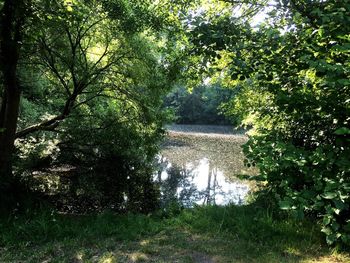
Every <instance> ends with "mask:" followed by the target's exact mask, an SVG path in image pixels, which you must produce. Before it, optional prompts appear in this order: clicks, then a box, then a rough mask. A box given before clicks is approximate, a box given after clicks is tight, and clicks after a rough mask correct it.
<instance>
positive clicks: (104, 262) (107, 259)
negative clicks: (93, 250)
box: [98, 253, 117, 263]
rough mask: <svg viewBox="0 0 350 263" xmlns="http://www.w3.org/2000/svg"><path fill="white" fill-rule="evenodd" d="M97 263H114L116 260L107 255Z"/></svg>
mask: <svg viewBox="0 0 350 263" xmlns="http://www.w3.org/2000/svg"><path fill="white" fill-rule="evenodd" d="M98 262H99V263H116V262H117V260H116V258H115V257H114V255H113V254H112V253H108V254H106V255H104V256H102V257H101V258H100V260H99V261H98Z"/></svg>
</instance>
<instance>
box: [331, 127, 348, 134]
mask: <svg viewBox="0 0 350 263" xmlns="http://www.w3.org/2000/svg"><path fill="white" fill-rule="evenodd" d="M334 134H336V135H345V134H350V129H349V128H346V127H341V128H339V129H337V130H336V131H335V132H334Z"/></svg>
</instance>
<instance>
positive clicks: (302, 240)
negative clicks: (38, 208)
mask: <svg viewBox="0 0 350 263" xmlns="http://www.w3.org/2000/svg"><path fill="white" fill-rule="evenodd" d="M0 231H1V232H0V262H19V261H20V262H141V261H144V262H349V259H350V258H349V257H348V255H347V254H346V253H345V252H343V253H338V254H335V253H332V252H331V251H330V250H329V249H328V248H327V247H326V246H325V244H324V243H323V237H322V236H321V234H320V232H319V229H318V227H317V225H315V224H313V223H311V222H308V221H306V220H304V221H297V220H294V219H292V218H288V217H284V218H281V217H279V218H277V217H275V216H274V215H273V214H272V213H271V212H269V211H268V210H266V209H263V208H260V207H259V206H257V205H254V204H252V205H249V206H241V207H237V206H227V207H215V206H210V207H196V208H194V209H188V210H183V211H181V212H180V213H179V214H177V215H175V216H172V217H167V218H164V217H161V216H159V215H158V216H157V215H150V216H146V215H135V214H127V215H115V214H112V213H104V214H100V215H88V216H76V215H57V214H54V213H52V214H51V213H49V212H40V213H36V214H35V213H33V214H31V215H30V216H29V215H27V216H19V217H18V218H13V219H11V220H5V219H3V220H1V221H0Z"/></svg>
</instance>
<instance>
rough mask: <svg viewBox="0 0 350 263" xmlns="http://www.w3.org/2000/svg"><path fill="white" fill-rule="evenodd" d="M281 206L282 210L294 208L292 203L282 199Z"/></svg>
mask: <svg viewBox="0 0 350 263" xmlns="http://www.w3.org/2000/svg"><path fill="white" fill-rule="evenodd" d="M279 206H280V208H281V209H282V210H290V209H292V203H291V202H289V201H280V202H279Z"/></svg>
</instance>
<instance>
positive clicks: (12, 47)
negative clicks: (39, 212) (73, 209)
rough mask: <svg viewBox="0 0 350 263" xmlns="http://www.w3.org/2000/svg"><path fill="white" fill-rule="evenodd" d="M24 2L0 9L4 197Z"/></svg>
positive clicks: (9, 3) (18, 86) (0, 129)
mask: <svg viewBox="0 0 350 263" xmlns="http://www.w3.org/2000/svg"><path fill="white" fill-rule="evenodd" d="M26 7H27V3H26V2H25V1H10V0H5V1H4V3H3V5H2V9H1V14H0V15H1V21H0V28H1V35H0V40H1V44H0V59H1V61H0V66H1V73H2V76H1V77H2V89H1V91H2V99H1V107H0V178H1V184H0V192H1V196H2V197H3V198H6V197H7V196H8V195H9V194H10V192H12V191H13V190H15V189H12V184H13V182H12V181H13V178H12V174H11V173H12V172H11V157H12V151H13V148H14V140H15V133H16V128H17V120H18V110H19V103H20V96H21V84H20V83H19V81H18V61H19V57H20V48H21V41H22V38H23V26H24V23H25V21H24V20H25V15H26V13H27V10H26Z"/></svg>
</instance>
